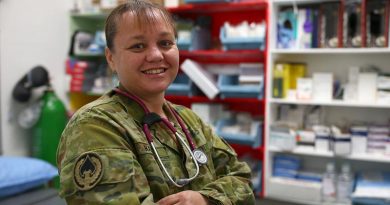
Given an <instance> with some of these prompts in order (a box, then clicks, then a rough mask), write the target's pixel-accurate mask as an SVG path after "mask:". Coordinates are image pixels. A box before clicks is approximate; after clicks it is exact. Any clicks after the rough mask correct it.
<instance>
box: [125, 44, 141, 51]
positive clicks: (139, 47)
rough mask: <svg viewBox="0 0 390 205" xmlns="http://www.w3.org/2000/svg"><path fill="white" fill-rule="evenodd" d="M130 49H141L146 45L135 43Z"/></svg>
mask: <svg viewBox="0 0 390 205" xmlns="http://www.w3.org/2000/svg"><path fill="white" fill-rule="evenodd" d="M129 49H130V50H135V51H139V50H142V49H145V45H144V44H141V43H139V44H135V45H132V46H130V48H129Z"/></svg>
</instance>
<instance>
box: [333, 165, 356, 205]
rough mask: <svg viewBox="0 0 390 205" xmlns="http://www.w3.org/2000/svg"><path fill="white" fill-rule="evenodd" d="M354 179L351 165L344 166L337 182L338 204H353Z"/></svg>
mask: <svg viewBox="0 0 390 205" xmlns="http://www.w3.org/2000/svg"><path fill="white" fill-rule="evenodd" d="M352 186H353V177H352V173H351V168H350V166H349V164H343V166H342V167H341V173H340V174H339V176H338V180H337V202H339V203H342V204H351V193H352Z"/></svg>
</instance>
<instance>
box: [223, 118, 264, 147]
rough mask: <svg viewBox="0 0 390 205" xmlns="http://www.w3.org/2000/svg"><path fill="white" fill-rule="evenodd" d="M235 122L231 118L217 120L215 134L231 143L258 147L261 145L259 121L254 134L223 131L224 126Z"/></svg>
mask: <svg viewBox="0 0 390 205" xmlns="http://www.w3.org/2000/svg"><path fill="white" fill-rule="evenodd" d="M235 124H236V122H235V120H232V119H222V120H219V121H218V122H217V125H216V133H217V135H218V136H220V137H222V138H223V139H225V140H226V141H228V142H229V143H233V144H241V145H250V146H252V147H259V146H260V145H261V143H262V141H261V136H262V128H261V123H260V122H259V125H258V126H257V130H256V134H255V135H248V134H244V133H228V132H224V131H223V128H224V127H225V126H232V125H235Z"/></svg>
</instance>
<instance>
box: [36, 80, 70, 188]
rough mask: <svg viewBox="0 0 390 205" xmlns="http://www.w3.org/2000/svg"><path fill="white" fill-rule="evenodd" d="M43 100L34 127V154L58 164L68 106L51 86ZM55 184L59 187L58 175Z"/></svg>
mask: <svg viewBox="0 0 390 205" xmlns="http://www.w3.org/2000/svg"><path fill="white" fill-rule="evenodd" d="M41 100H42V105H41V106H42V109H41V113H40V116H39V119H38V121H37V123H36V124H35V126H34V127H33V156H34V157H36V158H39V159H43V160H45V161H47V162H49V163H51V164H53V165H54V166H56V153H57V146H58V143H59V141H60V137H61V134H62V131H63V130H64V128H65V126H66V123H67V120H68V118H67V114H66V108H65V105H64V104H63V103H62V101H61V100H60V99H59V98H58V97H57V95H56V94H55V92H54V90H53V89H52V88H51V87H49V88H47V90H46V91H45V92H44V94H43V96H42V98H41ZM54 186H55V187H57V188H58V187H59V181H58V177H57V179H55V180H54Z"/></svg>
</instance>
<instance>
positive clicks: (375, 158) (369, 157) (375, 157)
mask: <svg viewBox="0 0 390 205" xmlns="http://www.w3.org/2000/svg"><path fill="white" fill-rule="evenodd" d="M269 151H270V152H275V153H292V154H296V155H307V156H314V157H326V158H336V157H337V158H344V159H349V160H356V161H368V162H380V163H390V156H386V155H384V154H359V155H348V156H339V155H335V154H334V153H333V152H316V151H314V150H311V149H305V148H296V149H294V150H292V151H284V150H280V149H279V148H277V147H270V148H269Z"/></svg>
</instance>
